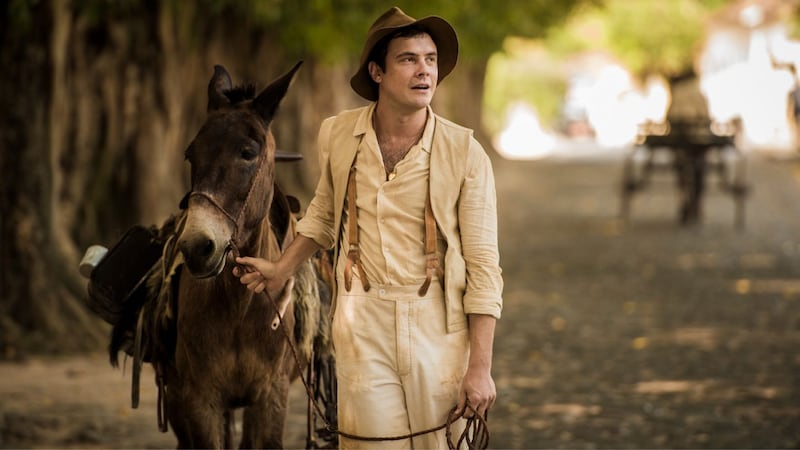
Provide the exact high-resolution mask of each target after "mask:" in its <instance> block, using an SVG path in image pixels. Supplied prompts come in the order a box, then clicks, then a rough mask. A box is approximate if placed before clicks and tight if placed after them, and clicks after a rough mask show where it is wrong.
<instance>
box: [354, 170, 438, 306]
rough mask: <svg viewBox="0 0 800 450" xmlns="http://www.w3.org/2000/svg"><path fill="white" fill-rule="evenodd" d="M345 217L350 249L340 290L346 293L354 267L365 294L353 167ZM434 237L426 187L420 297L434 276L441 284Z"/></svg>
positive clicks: (429, 198) (434, 229)
mask: <svg viewBox="0 0 800 450" xmlns="http://www.w3.org/2000/svg"><path fill="white" fill-rule="evenodd" d="M347 215H348V220H347V223H348V226H347V233H348V234H347V236H348V240H349V242H350V248H349V250H348V251H347V261H346V262H345V266H344V289H345V290H346V291H347V292H350V288H351V287H352V280H353V266H355V268H356V270H358V276H359V277H360V278H361V284H362V285H363V286H364V290H365V291H369V288H370V285H369V280H367V274H366V272H364V264H363V263H362V262H361V249H360V248H359V245H358V212H357V208H356V168H355V165H354V166H353V167H351V168H350V174H349V177H348V180H347ZM436 237H437V230H436V219H434V217H433V208H432V207H431V191H430V188H429V189H428V193H427V195H426V196H425V281H424V282H423V283H422V286H420V288H419V291H418V293H419V296H420V297H422V296H424V295H425V294H426V293H427V292H428V288H429V287H430V285H431V281H432V280H433V277H434V276H436V277H437V278H438V279H439V282H441V283H442V284H443V285H444V272H443V271H442V266H441V264H440V262H439V256H438V255H437V254H436Z"/></svg>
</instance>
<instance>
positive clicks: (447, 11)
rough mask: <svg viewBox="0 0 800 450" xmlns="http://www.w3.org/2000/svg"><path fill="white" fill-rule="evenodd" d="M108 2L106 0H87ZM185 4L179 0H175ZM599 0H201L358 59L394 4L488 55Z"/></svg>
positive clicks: (289, 41)
mask: <svg viewBox="0 0 800 450" xmlns="http://www.w3.org/2000/svg"><path fill="white" fill-rule="evenodd" d="M83 1H88V2H99V3H104V2H103V0H83ZM174 1H175V3H176V4H180V3H182V2H179V1H178V0H174ZM590 1H592V2H593V1H596V0H560V1H557V2H554V1H551V0H508V1H506V2H504V3H503V4H502V5H498V4H497V2H496V1H494V0H407V1H404V2H397V1H392V0H377V1H376V0H198V1H197V3H196V5H197V6H196V7H195V9H196V10H197V11H198V12H202V14H203V16H204V17H205V18H206V20H212V21H213V20H237V21H241V22H242V24H243V26H251V27H256V28H258V29H261V30H263V31H266V32H267V33H269V34H271V35H273V36H275V38H276V39H277V40H278V42H279V44H280V46H281V47H282V48H284V49H286V50H287V52H288V53H289V54H290V55H294V56H303V55H307V56H313V57H315V58H317V59H319V60H322V61H336V60H341V59H347V58H352V59H356V58H358V57H359V55H360V53H361V47H362V45H363V42H364V38H365V37H366V33H367V29H368V28H369V26H370V24H372V22H373V21H374V20H375V19H376V18H377V17H378V16H379V15H380V14H382V13H383V12H384V11H386V10H387V9H389V8H390V7H392V6H395V5H398V6H400V7H401V8H402V9H403V10H404V11H405V12H406V13H407V14H409V15H411V16H413V17H423V16H428V15H438V16H441V17H444V18H445V19H447V20H448V21H449V22H450V23H452V24H453V26H454V27H455V29H456V31H457V32H458V35H459V40H460V41H461V47H462V55H464V57H465V58H467V59H475V60H478V61H480V60H486V59H487V58H488V57H489V55H491V53H492V52H494V51H497V50H498V49H499V48H500V47H501V46H502V43H503V39H504V38H505V37H506V36H507V35H518V36H527V37H539V36H543V35H544V34H545V32H546V30H547V29H548V28H549V27H551V26H552V25H553V24H556V23H559V22H560V21H562V20H563V19H564V18H565V17H566V16H567V14H569V12H570V11H571V9H572V8H573V6H574V5H576V4H580V3H586V2H590Z"/></svg>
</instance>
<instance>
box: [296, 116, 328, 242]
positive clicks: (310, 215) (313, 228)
mask: <svg viewBox="0 0 800 450" xmlns="http://www.w3.org/2000/svg"><path fill="white" fill-rule="evenodd" d="M332 125H333V118H329V119H326V120H325V121H323V122H322V125H321V126H320V129H319V136H318V138H317V151H318V152H319V167H320V177H319V182H318V183H317V188H316V190H315V191H314V198H312V199H311V202H310V203H309V205H308V208H307V209H306V213H305V215H304V216H303V218H302V219H301V220H300V221H299V222H298V224H297V232H298V233H299V234H302V235H303V236H305V237H307V238H310V239H312V240H314V242H316V243H317V244H319V245H320V246H321V247H323V248H326V249H330V248H332V247H333V245H334V243H335V239H336V233H335V232H334V230H333V227H334V213H333V179H332V176H331V166H330V161H329V156H330V134H331V127H332Z"/></svg>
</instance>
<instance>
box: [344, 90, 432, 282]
mask: <svg viewBox="0 0 800 450" xmlns="http://www.w3.org/2000/svg"><path fill="white" fill-rule="evenodd" d="M374 112H375V107H374V105H372V107H371V108H370V111H369V119H370V120H369V121H368V123H369V124H370V125H369V128H368V129H367V132H366V133H365V134H364V138H363V139H362V140H361V143H360V144H359V146H358V152H357V155H356V164H355V166H356V206H357V214H358V222H357V223H358V239H359V248H360V249H361V262H362V264H364V270H365V272H366V274H367V279H368V280H369V282H370V283H373V284H379V285H387V286H411V285H417V284H419V285H421V284H422V282H423V281H424V280H425V220H424V217H425V196H426V195H427V193H428V186H429V183H428V176H429V173H430V147H431V142H432V140H433V128H434V127H433V124H434V120H433V114H432V113H431V112H430V111H429V112H428V120H427V122H426V124H425V129H424V130H423V133H422V137H421V138H420V140H419V141H418V142H417V143H416V144H415V145H413V146H412V147H411V149H410V150H409V151H408V153H407V154H406V156H405V157H404V158H403V159H402V160H400V162H398V163H397V165H396V166H395V173H396V175H395V177H394V178H393V179H392V180H388V181H387V180H386V170H385V168H384V165H383V158H382V156H381V151H380V147H379V145H378V140H377V135H376V133H375V129H374V128H373V127H372V123H373V122H372V115H373V114H374ZM344 210H345V214H344V216H343V225H342V226H343V230H345V231H344V233H343V239H342V243H343V247H342V248H349V244H350V242H349V240H348V237H349V235H348V232H347V230H349V229H350V217H348V214H347V213H346V211H348V209H347V206H346V203H345V208H344ZM438 248H439V255H442V254H443V251H444V242H443V241H442V240H441V236H440V238H439V240H438ZM345 258H347V252H342V253H341V255H340V259H339V262H340V263H341V264H339V265H338V267H339V271H338V272H337V274H338V275H340V276H341V275H342V271H343V268H344V259H345ZM354 276H358V272H357V271H354Z"/></svg>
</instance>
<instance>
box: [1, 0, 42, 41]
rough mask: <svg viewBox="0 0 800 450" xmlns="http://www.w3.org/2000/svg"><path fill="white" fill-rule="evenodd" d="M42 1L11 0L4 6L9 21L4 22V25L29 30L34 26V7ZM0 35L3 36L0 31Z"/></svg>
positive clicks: (14, 28)
mask: <svg viewBox="0 0 800 450" xmlns="http://www.w3.org/2000/svg"><path fill="white" fill-rule="evenodd" d="M40 3H41V0H10V1H9V2H8V3H6V4H5V6H3V7H4V8H6V13H7V14H6V15H7V18H8V23H6V24H2V26H7V27H9V28H10V29H12V30H19V31H22V32H27V31H29V30H30V28H31V27H32V26H33V11H32V9H33V8H34V7H35V6H36V5H38V4H40ZM4 31H7V30H4ZM0 36H2V33H0Z"/></svg>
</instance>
